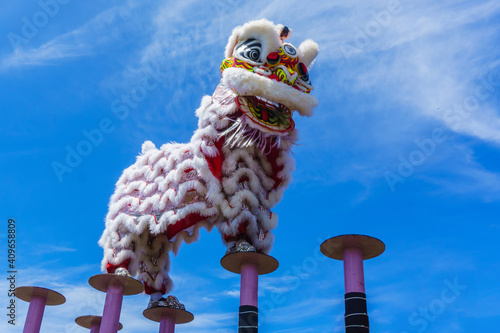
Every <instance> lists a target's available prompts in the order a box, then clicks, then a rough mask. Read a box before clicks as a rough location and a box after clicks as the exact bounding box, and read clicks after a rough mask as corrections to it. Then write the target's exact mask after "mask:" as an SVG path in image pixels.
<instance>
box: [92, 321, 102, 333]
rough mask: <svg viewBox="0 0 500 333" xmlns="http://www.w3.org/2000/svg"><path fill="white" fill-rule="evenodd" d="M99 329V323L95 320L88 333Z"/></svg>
mask: <svg viewBox="0 0 500 333" xmlns="http://www.w3.org/2000/svg"><path fill="white" fill-rule="evenodd" d="M100 329H101V323H100V322H95V323H93V324H92V327H91V328H90V333H99V330H100Z"/></svg>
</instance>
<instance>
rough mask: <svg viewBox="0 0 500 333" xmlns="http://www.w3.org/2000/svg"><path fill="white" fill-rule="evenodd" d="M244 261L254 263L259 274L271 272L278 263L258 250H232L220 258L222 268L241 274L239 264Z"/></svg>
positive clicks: (275, 268) (276, 267)
mask: <svg viewBox="0 0 500 333" xmlns="http://www.w3.org/2000/svg"><path fill="white" fill-rule="evenodd" d="M245 263H252V264H256V265H257V271H258V273H259V275H264V274H269V273H272V272H274V271H275V270H277V269H278V267H279V265H280V264H279V262H278V260H276V259H275V258H273V257H271V256H270V255H267V254H265V253H259V252H233V253H229V254H226V255H225V256H224V257H222V259H221V260H220V264H221V266H222V267H224V269H226V270H228V271H230V272H233V273H237V274H241V266H242V265H243V264H245Z"/></svg>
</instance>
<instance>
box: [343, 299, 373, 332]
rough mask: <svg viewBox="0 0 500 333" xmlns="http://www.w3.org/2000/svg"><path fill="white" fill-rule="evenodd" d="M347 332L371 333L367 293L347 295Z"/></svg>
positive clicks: (345, 317)
mask: <svg viewBox="0 0 500 333" xmlns="http://www.w3.org/2000/svg"><path fill="white" fill-rule="evenodd" d="M344 319H345V331H346V333H369V332H370V325H369V323H368V312H367V309H366V294H365V293H357V292H353V293H347V294H345V316H344Z"/></svg>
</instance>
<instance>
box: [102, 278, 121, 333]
mask: <svg viewBox="0 0 500 333" xmlns="http://www.w3.org/2000/svg"><path fill="white" fill-rule="evenodd" d="M122 301H123V286H115V285H110V286H109V287H108V290H107V291H106V301H105V303H104V311H103V313H102V321H101V333H116V332H118V327H119V325H120V323H119V322H120V312H121V309H122Z"/></svg>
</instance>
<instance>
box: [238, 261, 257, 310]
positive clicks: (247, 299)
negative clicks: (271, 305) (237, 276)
mask: <svg viewBox="0 0 500 333" xmlns="http://www.w3.org/2000/svg"><path fill="white" fill-rule="evenodd" d="M258 290H259V272H258V268H257V264H254V263H244V264H242V265H241V285H240V306H242V305H252V306H255V307H257V303H258V301H257V297H258Z"/></svg>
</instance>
